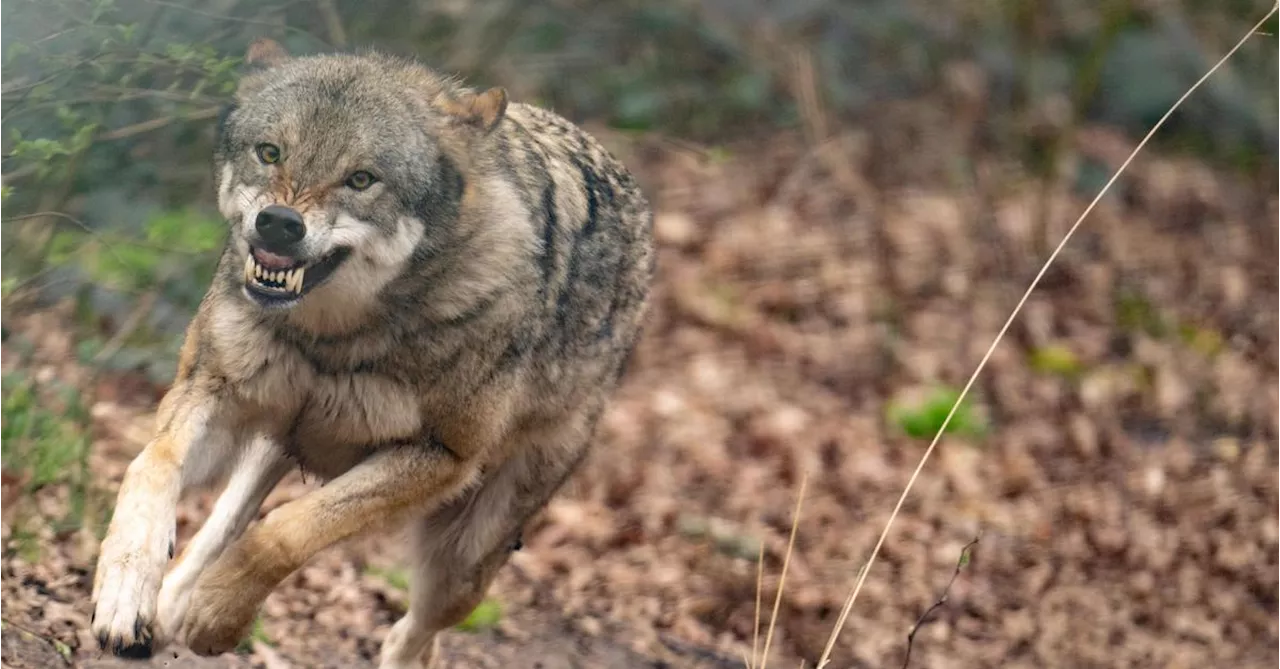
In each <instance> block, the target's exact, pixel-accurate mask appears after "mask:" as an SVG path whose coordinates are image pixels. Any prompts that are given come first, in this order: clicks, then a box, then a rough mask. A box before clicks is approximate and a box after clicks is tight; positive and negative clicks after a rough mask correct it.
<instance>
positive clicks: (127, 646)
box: [91, 381, 232, 657]
mask: <svg viewBox="0 0 1280 669" xmlns="http://www.w3.org/2000/svg"><path fill="white" fill-rule="evenodd" d="M219 409H220V407H219V403H218V400H217V399H216V398H215V397H212V396H211V395H210V394H208V393H206V392H203V391H202V389H201V388H200V387H199V386H198V384H196V383H195V382H192V381H184V382H180V383H178V384H175V385H174V386H173V388H172V389H171V390H170V391H169V392H168V394H166V395H165V398H164V400H162V401H161V403H160V409H159V412H158V413H157V416H156V421H157V424H158V425H159V426H160V429H159V431H158V432H157V434H156V437H155V438H154V439H153V440H152V441H151V443H149V444H147V446H146V448H144V449H143V450H142V453H140V454H138V457H136V458H135V459H134V460H133V462H132V463H130V465H129V469H128V470H127V471H126V472H125V476H124V481H123V482H122V483H121V484H120V493H119V495H118V496H117V498H116V507H115V512H114V514H113V515H112V518H111V525H110V526H109V527H108V528H107V536H106V538H105V539H104V540H103V542H102V546H101V550H100V551H99V553H98V565H97V569H96V570H95V572H94V577H93V602H94V610H93V617H92V619H91V620H92V622H91V625H92V629H93V633H94V635H95V636H96V637H97V638H98V643H99V645H100V646H101V647H102V648H103V649H110V651H111V652H112V653H113V654H115V655H118V656H121V657H149V656H150V655H151V653H152V652H153V650H154V649H155V646H156V643H155V642H156V635H157V632H158V630H157V628H156V626H155V615H156V597H157V595H158V593H159V591H160V583H161V579H162V578H163V577H164V569H165V564H166V562H167V561H168V560H169V558H171V557H172V555H173V543H174V531H175V522H176V518H175V512H176V508H177V504H178V497H179V495H180V494H181V492H182V486H183V480H184V478H185V479H187V480H191V479H193V478H196V477H198V474H197V476H192V474H193V472H192V471H190V470H191V469H193V467H192V466H191V464H190V463H188V458H187V455H188V453H189V452H190V451H191V450H192V449H193V448H199V449H200V450H206V449H207V450H209V451H223V450H224V449H229V448H230V447H231V442H232V438H231V437H232V435H231V433H230V431H229V430H228V429H227V428H226V426H224V425H221V424H219V422H218V420H216V417H218V416H219V414H220V413H222V412H221V411H220V410H219ZM217 459H218V458H216V457H214V458H200V459H199V460H200V461H201V462H202V463H209V464H208V465H204V466H213V463H216V461H217ZM201 468H203V467H201ZM184 469H186V470H188V471H186V472H185V473H184ZM201 473H204V474H207V473H208V472H201Z"/></svg>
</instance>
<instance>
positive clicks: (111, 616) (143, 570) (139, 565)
mask: <svg viewBox="0 0 1280 669" xmlns="http://www.w3.org/2000/svg"><path fill="white" fill-rule="evenodd" d="M171 544H172V539H170V538H168V537H164V538H161V539H160V540H159V541H155V540H152V539H151V538H150V537H149V536H148V533H147V532H146V531H145V528H143V527H142V526H141V525H140V524H139V525H135V526H132V527H130V528H128V529H122V530H119V531H115V532H112V533H111V534H110V535H109V536H108V537H107V539H106V541H104V542H103V543H102V552H101V554H100V555H99V557H98V568H97V571H96V572H95V574H94V588H93V602H94V607H93V617H92V619H91V620H92V622H91V628H92V630H93V634H94V636H95V637H97V639H98V645H99V646H100V647H101V648H102V649H103V650H109V651H110V652H111V654H113V655H116V656H118V657H126V658H147V657H151V654H152V653H153V652H154V651H156V650H159V648H160V646H161V645H163V644H162V643H161V642H160V641H159V639H158V638H157V636H158V635H157V632H158V629H157V626H156V625H155V615H156V597H157V595H158V594H159V591H160V582H161V579H162V578H163V577H164V566H165V562H166V560H168V554H169V552H170V548H169V546H170V545H171Z"/></svg>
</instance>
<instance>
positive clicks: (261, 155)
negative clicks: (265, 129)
mask: <svg viewBox="0 0 1280 669" xmlns="http://www.w3.org/2000/svg"><path fill="white" fill-rule="evenodd" d="M257 152H258V160H261V161H262V162H264V163H266V164H268V165H272V164H275V163H278V162H280V147H278V146H276V145H275V144H259V145H258V148H257Z"/></svg>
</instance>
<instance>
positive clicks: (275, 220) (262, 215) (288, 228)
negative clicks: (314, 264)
mask: <svg viewBox="0 0 1280 669" xmlns="http://www.w3.org/2000/svg"><path fill="white" fill-rule="evenodd" d="M254 227H255V228H257V230H258V237H259V238H260V239H261V240H262V247H263V249H264V250H267V251H271V252H273V253H281V254H285V253H288V252H289V251H290V250H292V249H293V247H294V245H295V244H297V243H298V242H300V241H302V238H303V237H305V236H306V235H307V226H306V224H305V223H303V222H302V215H301V214H299V213H298V212H296V211H294V210H293V209H290V208H289V207H282V206H280V205H278V204H273V205H271V206H269V207H267V208H265V209H263V210H262V211H261V212H259V213H258V220H257V221H255V222H254Z"/></svg>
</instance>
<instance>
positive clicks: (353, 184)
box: [347, 170, 378, 190]
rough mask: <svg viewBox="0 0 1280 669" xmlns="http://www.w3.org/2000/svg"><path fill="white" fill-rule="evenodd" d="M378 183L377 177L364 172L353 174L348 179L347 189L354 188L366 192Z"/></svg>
mask: <svg viewBox="0 0 1280 669" xmlns="http://www.w3.org/2000/svg"><path fill="white" fill-rule="evenodd" d="M377 182H378V178H377V177H375V176H373V175H372V174H369V173H368V172H366V171H364V170H360V171H359V172H353V173H352V174H351V176H349V177H347V187H348V188H354V189H355V190H364V189H366V188H368V187H369V186H372V185H374V184H375V183H377Z"/></svg>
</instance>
